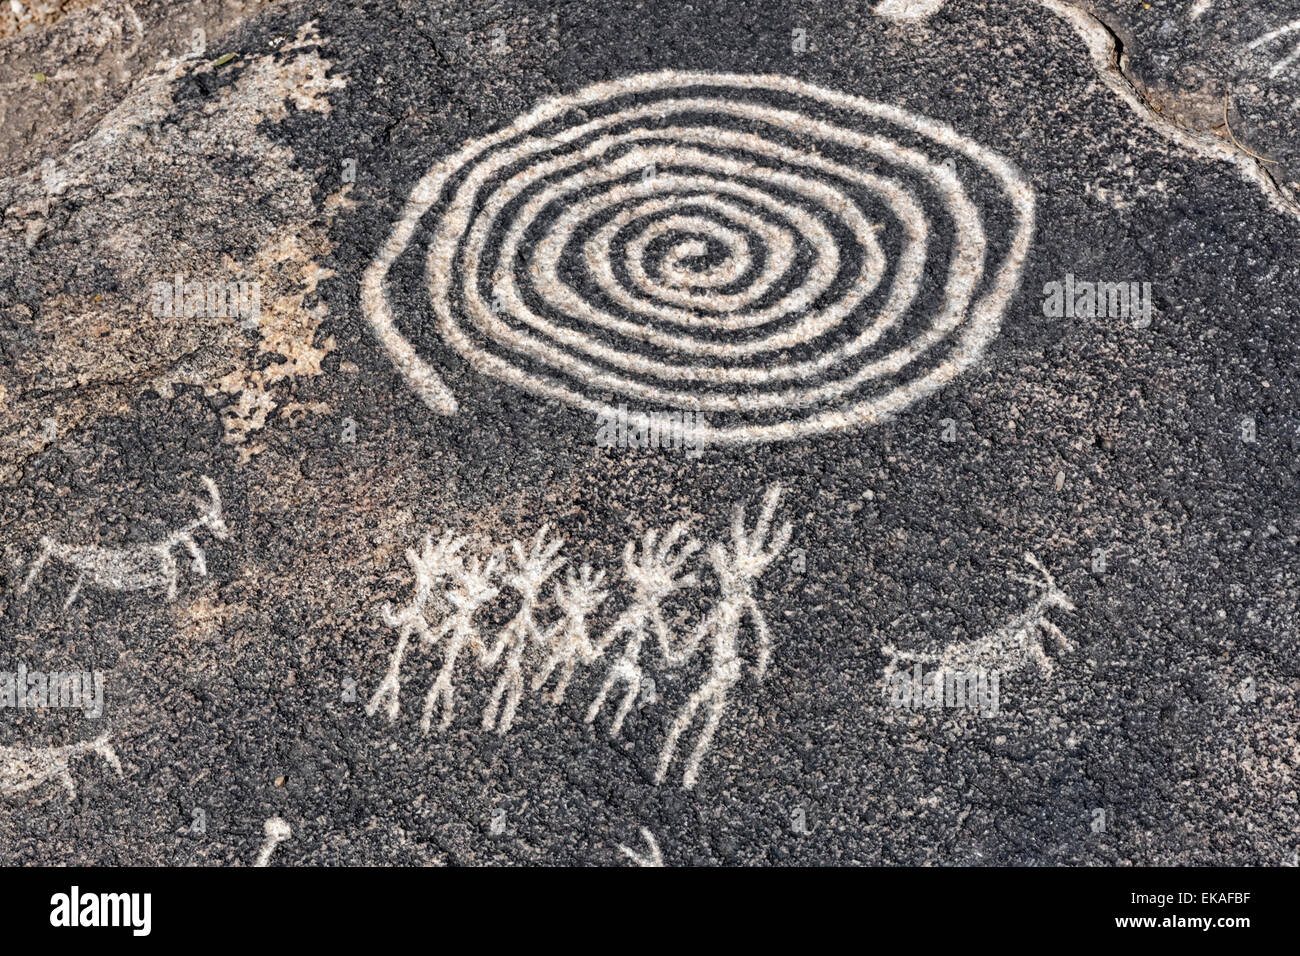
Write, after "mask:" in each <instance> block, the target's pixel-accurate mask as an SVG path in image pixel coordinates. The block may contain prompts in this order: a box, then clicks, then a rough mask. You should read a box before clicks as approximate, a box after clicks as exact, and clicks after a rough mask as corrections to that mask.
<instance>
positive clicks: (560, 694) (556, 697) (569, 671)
mask: <svg viewBox="0 0 1300 956" xmlns="http://www.w3.org/2000/svg"><path fill="white" fill-rule="evenodd" d="M576 666H577V665H576V664H575V663H574V661H573V658H569V659H568V660H567V661H565V662H564V666H563V667H562V668H561V669H560V679H559V681H558V682H557V683H556V685H555V692H554V693H553V694H551V703H552V704H556V705H559V704H560V703H561V702H562V701H563V700H564V695H565V694H567V693H568V692H569V681H571V680H573V671H574V668H575V667H576Z"/></svg>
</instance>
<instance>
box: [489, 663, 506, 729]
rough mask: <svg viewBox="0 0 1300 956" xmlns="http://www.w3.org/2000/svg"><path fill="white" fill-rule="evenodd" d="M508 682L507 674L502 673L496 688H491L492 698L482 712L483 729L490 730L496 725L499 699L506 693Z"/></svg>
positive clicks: (499, 705)
mask: <svg viewBox="0 0 1300 956" xmlns="http://www.w3.org/2000/svg"><path fill="white" fill-rule="evenodd" d="M508 681H509V672H508V671H507V672H506V673H503V674H502V675H501V676H500V677H499V678H498V679H497V683H496V686H495V687H493V688H492V697H491V699H490V700H489V701H488V705H487V710H485V711H483V729H484V730H491V729H492V728H493V727H495V726H496V723H497V711H498V710H499V709H500V707H501V698H502V696H503V695H504V694H505V692H506V684H507V682H508Z"/></svg>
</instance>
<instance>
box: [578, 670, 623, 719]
mask: <svg viewBox="0 0 1300 956" xmlns="http://www.w3.org/2000/svg"><path fill="white" fill-rule="evenodd" d="M623 665H624V662H623V660H622V659H621V658H620V659H619V660H617V661H615V662H614V663H613V664H610V665H609V671H608V673H606V674H605V683H604V684H602V685H601V687H600V693H598V694H597V695H596V699H595V700H593V701H592V702H591V706H590V707H588V708H587V716H586V717H584V718H583V720H584V721H585V722H586V723H588V724H591V723H595V721H596V717H597V715H598V714H599V713H600V709H601V708H602V707H604V706H605V698H606V697H608V696H609V692H610V691H611V690H612V689H613V687H614V685H615V684H616V683H618V680H619V677H620V676H622V667H623Z"/></svg>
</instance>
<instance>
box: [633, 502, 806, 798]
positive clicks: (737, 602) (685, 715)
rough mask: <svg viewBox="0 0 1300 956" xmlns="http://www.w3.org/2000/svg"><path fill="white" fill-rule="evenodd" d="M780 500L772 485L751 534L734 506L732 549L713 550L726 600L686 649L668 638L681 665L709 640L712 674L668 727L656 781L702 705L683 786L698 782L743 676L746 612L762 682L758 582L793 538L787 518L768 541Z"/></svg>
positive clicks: (670, 655)
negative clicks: (741, 640)
mask: <svg viewBox="0 0 1300 956" xmlns="http://www.w3.org/2000/svg"><path fill="white" fill-rule="evenodd" d="M780 500H781V486H780V485H773V486H772V487H771V488H769V489H768V491H767V494H766V495H765V496H764V497H763V508H762V511H761V512H760V514H759V518H758V523H757V524H756V525H755V527H754V533H753V534H752V535H750V534H748V533H746V531H745V506H744V505H743V504H739V505H737V506H736V510H735V512H734V515H733V518H732V523H731V546H730V549H728V548H726V547H724V546H723V545H722V544H720V543H719V544H714V545H713V546H712V547H711V548H710V549H709V562H710V564H712V566H713V571H714V573H715V574H716V575H717V577H718V582H719V584H720V586H721V589H722V599H721V600H720V601H719V602H718V603H717V604H716V605H715V606H714V607H713V609H712V610H711V611H710V612H709V614H708V616H706V617H705V619H704V620H703V621H701V622H700V626H699V627H698V628H697V629H696V631H695V633H694V634H693V635H692V637H691V639H690V640H689V641H688V642H687V644H686V645H685V646H684V647H682V648H680V649H676V650H673V649H671V648H670V647H669V646H668V645H667V643H666V641H665V642H664V653H665V657H666V658H667V659H668V661H669V663H670V664H672V665H680V664H683V663H685V662H686V661H687V660H689V659H690V657H691V656H692V655H693V654H694V653H695V650H696V648H697V647H698V646H699V644H700V642H701V641H703V640H704V639H705V638H708V639H709V641H710V644H709V648H710V668H709V674H708V677H707V678H706V679H705V681H704V683H703V684H702V685H700V687H699V689H697V690H696V691H695V693H693V694H692V695H691V696H690V698H689V699H688V700H687V701H686V703H685V704H684V705H683V706H682V709H681V711H680V712H679V713H678V715H677V719H676V720H674V721H673V724H672V727H671V728H670V729H669V731H668V737H667V739H666V740H665V741H664V746H663V750H662V751H660V754H659V766H658V768H657V769H656V771H655V783H656V784H659V783H663V780H664V777H665V776H667V774H668V767H669V765H670V764H671V763H672V759H673V753H674V752H675V751H676V749H677V741H678V739H679V738H680V737H681V735H682V733H683V732H684V731H685V730H686V729H687V728H688V727H690V725H691V722H692V721H693V720H694V719H695V713H696V711H698V710H699V709H700V708H701V707H703V708H704V709H705V718H704V727H703V729H702V730H701V731H700V735H699V737H698V738H697V739H696V741H695V747H694V749H693V750H692V751H691V754H690V756H689V757H688V758H687V760H686V771H685V773H684V774H683V775H682V786H683V787H685V788H686V789H688V790H689V789H690V788H691V787H693V786H695V781H696V778H697V776H698V775H699V770H700V761H701V760H702V759H703V758H704V754H705V753H706V752H707V751H708V749H709V745H710V744H711V743H712V742H713V735H714V733H715V732H716V731H717V729H718V723H719V722H720V721H721V719H722V714H723V712H724V711H725V710H726V706H727V694H728V693H729V692H730V691H731V689H732V688H733V687H735V685H736V684H737V683H739V681H740V678H741V675H742V667H741V665H742V661H741V659H740V655H739V653H738V649H737V639H738V638H739V636H740V626H741V624H742V623H743V622H744V620H745V618H746V616H748V618H749V620H750V621H751V622H752V623H753V625H754V630H755V632H756V633H757V635H758V657H757V660H756V661H755V663H754V677H755V679H756V680H759V681H761V680H762V679H763V675H764V673H765V672H766V671H767V662H768V658H769V657H770V655H771V639H770V636H769V634H768V630H767V621H766V619H765V618H764V617H763V612H762V611H761V610H760V609H759V606H758V601H757V599H756V598H755V597H754V583H755V582H756V581H757V580H758V579H759V578H760V577H761V576H762V574H763V572H764V571H766V570H767V568H768V566H769V565H770V564H771V563H772V561H774V560H775V559H776V558H777V556H778V555H780V553H781V552H782V551H783V550H784V549H785V546H786V545H787V544H789V542H790V534H791V526H790V523H789V522H786V523H785V524H784V525H782V526H781V528H780V530H779V531H777V532H776V533H775V535H773V537H772V540H771V543H770V544H767V545H765V544H764V541H765V539H766V538H767V536H768V532H769V531H770V530H771V526H772V517H773V516H774V515H775V513H776V506H777V504H778V503H779V501H780Z"/></svg>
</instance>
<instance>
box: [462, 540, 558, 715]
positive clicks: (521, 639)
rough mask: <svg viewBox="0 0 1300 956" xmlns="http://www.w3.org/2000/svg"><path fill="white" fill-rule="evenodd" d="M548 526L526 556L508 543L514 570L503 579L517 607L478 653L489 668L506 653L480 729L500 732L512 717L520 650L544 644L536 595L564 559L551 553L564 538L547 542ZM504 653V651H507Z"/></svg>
mask: <svg viewBox="0 0 1300 956" xmlns="http://www.w3.org/2000/svg"><path fill="white" fill-rule="evenodd" d="M549 529H550V525H547V524H544V525H542V527H541V530H539V531H538V532H537V537H536V538H535V539H533V547H532V551H530V552H529V554H528V555H527V556H525V555H524V549H523V548H522V547H521V546H520V544H519V542H518V541H514V542H511V544H512V547H513V548H514V555H515V564H516V566H517V570H516V571H515V573H514V574H512V575H510V577H508V578H507V579H506V585H507V586H508V587H510V588H511V589H513V590H514V591H516V592H517V593H518V594H519V610H518V611H516V612H515V616H514V617H513V618H511V619H510V622H509V623H508V624H506V626H505V627H504V628H502V630H501V633H500V635H499V636H498V638H497V642H496V644H495V646H493V648H492V649H491V650H490V651H488V652H487V653H485V654H483V655H482V662H483V665H484V666H485V667H492V666H493V665H495V664H496V662H497V661H498V660H500V659H501V656H502V654H506V663H505V666H504V667H503V668H502V670H501V676H500V677H498V678H497V683H496V686H495V687H493V688H492V698H491V700H489V701H488V706H487V710H485V711H484V712H483V729H484V730H492V729H493V728H494V727H495V728H496V731H497V733H499V734H504V733H505V732H506V731H508V730H509V729H510V726H511V724H513V723H514V720H515V710H516V709H517V708H518V707H519V699H520V698H521V697H522V696H523V693H524V653H525V652H526V651H527V650H528V645H529V644H530V643H537V644H545V642H546V634H545V633H544V632H543V631H542V629H541V628H540V627H538V625H537V619H536V617H535V612H536V607H537V600H538V594H539V592H540V591H541V587H542V585H543V584H545V583H546V580H547V579H548V578H550V576H551V575H553V574H554V573H555V572H556V571H558V570H560V568H562V567H564V563H565V559H564V558H557V557H556V556H555V555H556V554H557V553H558V552H559V550H560V548H562V547H563V546H564V541H563V540H562V539H559V538H557V539H556V540H554V541H551V542H547V540H546V533H547V531H548V530H549ZM507 652H508V653H507ZM503 704H504V707H503V706H502V705H503Z"/></svg>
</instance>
